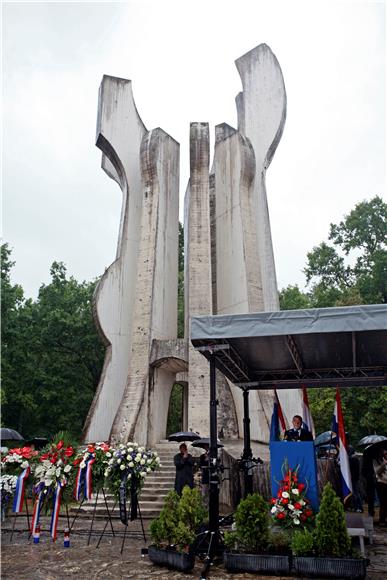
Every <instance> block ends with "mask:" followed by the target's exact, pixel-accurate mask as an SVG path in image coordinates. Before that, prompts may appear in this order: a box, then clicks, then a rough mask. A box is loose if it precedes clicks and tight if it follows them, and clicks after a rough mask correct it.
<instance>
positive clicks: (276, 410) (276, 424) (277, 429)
mask: <svg viewBox="0 0 387 580" xmlns="http://www.w3.org/2000/svg"><path fill="white" fill-rule="evenodd" d="M281 429H282V431H285V430H286V422H285V418H284V414H283V412H282V408H281V404H280V402H279V399H278V395H277V391H276V390H274V405H273V414H272V416H271V424H270V441H279V440H280V439H281Z"/></svg>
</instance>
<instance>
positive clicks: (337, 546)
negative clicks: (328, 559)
mask: <svg viewBox="0 0 387 580" xmlns="http://www.w3.org/2000/svg"><path fill="white" fill-rule="evenodd" d="M314 538H315V551H316V554H317V555H318V556H332V557H336V558H337V557H339V558H340V557H345V556H348V555H349V554H350V553H351V539H350V537H349V536H348V532H347V526H346V524H345V514H344V507H343V504H342V503H341V501H340V499H339V498H338V497H337V495H336V494H335V492H334V491H333V487H332V486H331V484H330V483H327V484H326V485H325V487H324V491H323V494H322V499H321V505H320V511H319V513H318V516H317V518H316V530H315V532H314Z"/></svg>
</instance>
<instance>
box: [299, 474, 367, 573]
mask: <svg viewBox="0 0 387 580" xmlns="http://www.w3.org/2000/svg"><path fill="white" fill-rule="evenodd" d="M291 548H292V553H293V558H292V563H293V568H294V571H295V572H296V573H298V574H300V575H302V576H308V578H309V577H322V576H325V577H331V578H351V579H357V578H359V579H360V578H364V577H365V575H366V560H365V559H364V558H356V557H355V556H354V553H353V551H352V548H351V539H350V537H349V536H348V532H347V528H346V524H345V514H344V508H343V505H342V503H341V501H340V499H339V498H338V497H337V495H336V494H335V492H334V490H333V488H332V486H331V484H330V483H327V484H326V485H325V487H324V491H323V495H322V500H321V505H320V511H319V513H318V515H317V518H316V528H315V530H314V531H313V532H312V533H311V532H309V531H308V530H305V531H303V532H298V533H295V534H294V535H293V538H292V542H291Z"/></svg>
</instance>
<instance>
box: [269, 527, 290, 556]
mask: <svg viewBox="0 0 387 580" xmlns="http://www.w3.org/2000/svg"><path fill="white" fill-rule="evenodd" d="M289 544H290V537H289V533H286V532H285V531H283V530H279V531H278V532H273V531H271V532H270V536H269V549H270V551H271V552H273V553H275V554H287V553H288V552H289Z"/></svg>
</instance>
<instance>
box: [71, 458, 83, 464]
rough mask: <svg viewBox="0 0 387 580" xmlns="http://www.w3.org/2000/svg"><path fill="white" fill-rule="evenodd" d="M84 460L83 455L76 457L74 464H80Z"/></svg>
mask: <svg viewBox="0 0 387 580" xmlns="http://www.w3.org/2000/svg"><path fill="white" fill-rule="evenodd" d="M81 461H82V457H78V459H74V461H73V465H79V464H80V463H81Z"/></svg>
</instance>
